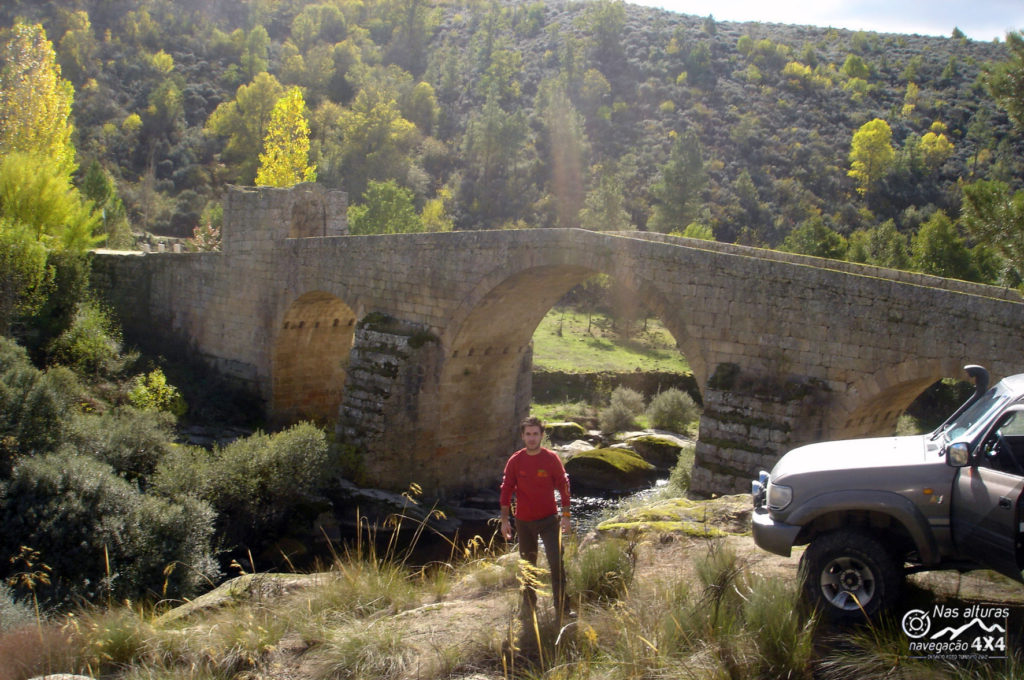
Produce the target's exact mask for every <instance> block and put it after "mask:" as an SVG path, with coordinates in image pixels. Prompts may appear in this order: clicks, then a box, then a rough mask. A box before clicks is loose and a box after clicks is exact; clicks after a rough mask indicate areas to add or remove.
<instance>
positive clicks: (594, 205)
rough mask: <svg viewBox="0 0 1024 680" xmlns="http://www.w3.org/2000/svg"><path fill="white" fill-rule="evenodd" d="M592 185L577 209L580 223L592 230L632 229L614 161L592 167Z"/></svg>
mask: <svg viewBox="0 0 1024 680" xmlns="http://www.w3.org/2000/svg"><path fill="white" fill-rule="evenodd" d="M591 174H592V176H593V180H592V182H593V184H594V187H593V188H592V189H591V190H590V191H589V192H588V193H587V198H586V200H584V202H583V209H582V210H581V211H580V226H581V227H583V228H584V229H592V230H594V231H627V230H630V229H634V226H633V224H632V223H631V222H630V220H629V213H628V212H626V208H625V202H626V200H625V196H623V194H622V178H621V177H620V176H619V173H618V171H617V168H616V164H615V162H614V161H608V162H606V163H598V164H597V165H595V166H594V167H593V168H591Z"/></svg>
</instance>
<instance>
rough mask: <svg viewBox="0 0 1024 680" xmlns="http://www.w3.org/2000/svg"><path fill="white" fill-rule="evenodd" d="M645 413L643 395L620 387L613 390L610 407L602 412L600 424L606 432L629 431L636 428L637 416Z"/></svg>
mask: <svg viewBox="0 0 1024 680" xmlns="http://www.w3.org/2000/svg"><path fill="white" fill-rule="evenodd" d="M643 412H644V397H643V395H642V394H640V393H639V392H637V391H636V390H634V389H630V388H628V387H623V386H621V385H620V386H619V387H616V388H615V389H614V390H612V394H611V399H610V402H609V404H608V406H606V407H605V408H603V409H602V410H601V414H600V416H599V424H600V426H601V429H602V430H603V431H605V432H618V431H621V430H627V429H630V428H634V427H636V425H637V423H636V419H637V416H639V415H640V414H641V413H643Z"/></svg>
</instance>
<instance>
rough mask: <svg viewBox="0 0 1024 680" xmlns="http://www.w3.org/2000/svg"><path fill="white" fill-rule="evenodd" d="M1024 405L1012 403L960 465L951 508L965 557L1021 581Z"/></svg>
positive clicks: (953, 525)
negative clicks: (1016, 446) (968, 459)
mask: <svg viewBox="0 0 1024 680" xmlns="http://www.w3.org/2000/svg"><path fill="white" fill-rule="evenodd" d="M1018 438H1024V407H1021V406H1012V407H1010V408H1009V409H1007V411H1006V412H1005V413H1003V414H1002V415H1001V416H1000V417H999V418H998V419H997V420H996V421H995V424H994V426H993V427H992V428H990V429H989V431H988V432H987V433H986V434H985V436H984V437H982V439H981V442H980V444H979V445H978V446H977V447H976V449H975V450H974V451H973V452H972V455H971V464H970V465H969V466H967V467H963V468H961V469H960V472H959V473H958V474H957V477H956V480H955V482H954V484H953V499H952V504H951V507H950V512H951V514H952V516H951V524H952V527H953V540H954V542H955V543H956V546H957V550H958V552H959V553H960V554H961V555H964V556H970V558H971V560H972V561H974V562H978V563H980V564H982V565H983V566H985V567H988V568H989V569H993V570H995V571H998V572H999V573H1001V574H1004V575H1006V576H1008V577H1010V578H1012V579H1015V580H1017V581H1022V580H1024V578H1022V574H1021V568H1022V567H1024V565H1022V564H1020V552H1021V551H1020V540H1021V532H1020V526H1021V519H1022V507H1021V503H1022V500H1024V499H1022V492H1024V459H1022V458H1019V457H1018V456H1017V454H1018V453H1019V454H1021V455H1024V451H1018V452H1015V451H1014V450H1013V448H1012V445H1013V443H1014V442H1016V441H1021V442H1024V439H1018Z"/></svg>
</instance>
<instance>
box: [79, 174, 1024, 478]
mask: <svg viewBox="0 0 1024 680" xmlns="http://www.w3.org/2000/svg"><path fill="white" fill-rule="evenodd" d="M319 191H320V190H319V189H312V188H310V187H309V186H308V185H300V187H298V188H296V189H295V190H283V189H267V188H260V189H244V190H243V189H238V190H234V191H232V192H229V194H228V198H227V199H226V204H225V224H224V234H223V243H224V252H221V253H188V254H147V255H128V254H114V253H110V252H99V253H97V254H96V255H95V257H94V263H95V267H94V270H95V272H96V274H95V277H94V280H95V281H96V283H97V284H98V285H99V287H100V288H103V289H105V290H106V293H107V296H108V299H109V300H110V301H111V303H112V305H113V306H114V307H115V308H116V309H117V311H118V313H119V316H120V318H121V320H122V322H123V323H124V325H125V329H126V334H132V335H136V334H137V335H139V336H147V337H151V338H153V337H155V338H158V339H159V338H167V339H168V340H167V341H168V342H173V343H175V344H179V345H187V346H189V347H191V348H193V349H194V350H195V351H196V352H197V353H198V354H199V355H200V356H202V357H204V358H205V359H206V360H207V361H208V362H209V363H210V364H211V365H212V366H214V367H216V368H217V369H218V370H220V371H222V372H224V373H226V374H228V375H230V376H233V377H235V378H237V379H238V380H241V381H243V382H246V383H247V384H249V385H251V386H252V387H253V389H254V391H256V392H258V393H259V394H260V395H261V396H263V397H264V398H265V400H266V402H267V403H268V404H273V403H274V400H273V398H272V397H273V395H274V389H275V388H274V385H275V383H274V366H275V358H276V359H277V362H278V365H280V364H281V357H280V355H279V354H278V353H277V352H276V349H277V348H283V349H282V350H281V351H282V352H285V353H286V352H287V351H288V350H287V347H288V346H287V345H286V344H283V342H284V341H283V340H282V338H283V337H285V331H286V330H288V329H286V328H285V324H286V323H287V322H288V320H289V319H291V318H293V317H295V315H296V314H298V316H302V314H301V313H299V312H295V313H292V310H296V309H297V308H298V306H301V305H303V304H307V305H308V304H310V303H309V301H310V300H314V301H316V303H315V304H316V305H321V304H322V305H323V306H324V307H325V308H336V309H340V310H344V311H345V317H346V318H348V319H350V320H351V321H352V322H353V323H354V324H355V325H356V326H357V327H358V328H357V330H356V331H355V333H356V335H355V336H354V339H353V343H354V344H353V346H352V348H351V350H350V355H349V356H348V357H346V356H338V355H337V353H339V352H341V351H343V350H342V346H343V345H344V344H345V343H314V344H311V345H309V348H310V349H309V350H308V351H316V352H321V353H322V356H319V357H316V358H315V361H322V362H324V363H323V364H322V365H324V366H330V365H334V364H336V363H341V364H343V365H346V366H347V377H346V378H344V380H345V382H346V384H345V385H344V387H343V389H342V390H341V394H340V399H341V413H342V414H345V415H343V416H342V421H343V423H344V424H343V425H342V427H343V428H344V429H345V430H346V431H347V432H348V433H349V434H350V435H351V436H352V437H353V438H354V439H356V440H359V441H364V442H366V453H367V456H368V461H369V462H370V463H371V466H372V469H373V470H375V472H374V474H375V475H377V476H378V478H379V479H381V480H383V481H386V483H387V484H388V485H393V486H399V487H401V486H403V485H404V484H403V483H404V482H406V481H416V482H419V483H421V484H424V483H433V484H436V485H437V488H438V489H439V490H444V489H447V490H458V489H469V488H473V487H474V486H476V487H479V486H480V485H485V486H486V485H490V484H492V483H493V481H494V476H495V475H496V474H500V469H499V470H497V471H495V467H496V466H497V464H498V462H499V461H501V460H502V459H503V458H504V457H505V456H506V455H507V454H508V453H509V452H510V450H511V447H512V446H513V445H514V444H515V440H516V426H517V423H518V421H519V418H521V416H522V415H523V412H524V411H525V409H526V408H527V407H528V404H529V394H530V379H529V376H530V349H529V346H530V338H531V336H532V333H533V330H534V329H535V328H536V326H537V323H539V321H540V319H541V318H542V317H543V315H544V313H545V312H546V311H547V310H548V309H550V307H551V305H553V304H555V302H556V301H557V299H558V298H559V297H560V296H561V295H562V293H564V292H565V291H567V290H568V289H570V288H571V287H572V286H573V285H575V284H576V283H579V282H581V281H583V280H586V278H588V277H589V276H592V275H593V274H596V273H604V274H607V275H609V276H610V277H612V278H614V279H615V280H616V281H617V282H618V283H620V284H621V285H623V286H625V287H627V288H628V289H630V290H632V291H634V293H635V298H636V300H637V301H638V302H642V303H643V304H645V305H646V306H647V307H648V308H650V309H651V310H652V311H653V312H654V314H655V315H657V316H658V317H659V318H660V319H661V320H662V321H663V322H664V324H665V325H666V327H667V328H668V329H669V331H670V332H671V333H672V335H673V336H674V338H675V339H676V341H677V343H678V345H679V348H680V351H681V352H682V353H683V355H684V356H685V357H686V358H687V360H688V361H689V363H690V365H691V367H692V369H693V373H694V377H695V380H696V384H697V386H698V387H699V388H700V390H701V393H702V395H703V401H704V405H705V409H706V411H705V416H704V419H703V421H702V424H701V431H700V433H699V439H700V442H701V443H700V445H699V447H698V462H697V469H696V470H695V471H694V480H695V485H696V486H697V487H698V488H700V489H702V490H704V491H707V492H721V491H725V490H734V489H736V488H738V487H740V486H742V488H745V484H746V477H747V476H749V475H750V474H751V473H752V472H756V469H757V468H759V467H770V464H771V462H772V461H773V459H774V458H776V457H777V456H778V455H780V454H781V453H782V452H784V450H785V449H787V448H789V447H791V446H795V445H799V444H803V443H807V442H808V441H812V440H814V439H817V438H826V437H828V438H831V437H835V436H844V437H845V436H863V435H865V434H872V433H875V432H878V431H881V430H883V429H884V428H886V427H888V426H889V425H890V424H891V423H892V422H894V418H895V417H896V415H897V414H898V412H899V411H900V410H901V409H902V408H905V407H906V405H907V404H909V403H910V401H911V400H912V399H913V396H915V395H916V394H919V393H920V392H921V391H922V390H923V389H924V388H926V387H927V386H928V385H929V384H931V383H932V382H934V381H935V380H937V379H939V378H942V377H960V375H961V369H960V367H961V366H962V365H963V364H965V363H981V364H984V365H986V366H987V367H988V368H989V369H990V370H991V371H992V373H993V376H994V377H1000V376H1002V375H1007V374H1010V373H1019V372H1024V304H1022V303H1021V300H1020V297H1019V296H1018V295H1016V294H1015V293H1012V292H1008V291H1005V290H1003V289H999V288H993V287H989V286H978V285H975V284H964V283H962V282H946V281H945V280H941V279H940V280H937V282H938V283H939V284H941V285H940V286H934V285H932V283H933V281H932V280H931V279H930V278H928V277H925V278H921V277H916V276H915V275H907V274H905V273H900V272H891V271H888V270H882V269H878V268H870V267H860V266H858V265H852V264H849V263H832V262H830V261H824V260H817V259H816V258H801V257H799V256H793V257H790V256H784V255H780V254H774V253H770V251H762V250H758V249H753V248H743V247H740V246H726V245H725V244H708V243H706V242H691V241H690V240H688V239H677V238H671V237H664V238H662V237H659V236H657V235H650V234H638V233H628V234H606V233H596V232H588V231H582V230H562V229H535V230H520V231H515V230H505V231H487V232H483V231H481V232H456V233H444V234H408V235H385V236H342V235H338V234H343V233H344V232H345V225H344V222H343V220H342V219H341V218H340V217H338V216H337V215H335V212H336V211H337V210H339V209H340V208H339V207H340V206H341V205H342V203H343V195H339V194H333V193H330V192H327V193H318V192H319ZM331 215H334V216H333V217H332V216H331ZM304 301H305V302H304ZM290 314H291V316H290ZM296 318H297V317H296ZM303 318H304V317H303ZM385 318H387V319H391V320H392V321H393V324H392V325H386V327H385V326H381V325H380V324H378V323H377V321H379V320H382V319H385ZM389 323H390V322H389ZM289 329H290V326H289ZM375 334H376V335H375ZM417 334H420V335H421V336H422V339H424V342H423V343H422V344H420V345H419V346H417V347H413V346H412V345H411V344H409V345H407V346H403V344H402V343H403V342H408V341H403V340H401V338H402V337H405V338H412V337H414V336H416V335H417ZM389 338H390V339H389ZM427 338H432V339H431V340H427ZM296 347H298V345H296ZM388 347H390V349H388ZM374 348H376V349H374ZM385 350H386V351H385ZM295 351H298V350H295ZM374 352H378V354H379V355H380V357H377V358H375V357H374V356H373V353H374ZM383 357H391V358H390V359H384V358H383ZM378 359H379V361H380V362H382V365H384V366H388V367H389V368H388V371H390V373H389V374H388V375H386V376H385V375H380V374H376V373H373V371H372V370H371V367H372V366H373V364H374V362H377V361H378ZM332 362H333V363H332ZM304 365H305V364H304ZM310 365H311V366H315V365H316V364H315V362H314V359H313V358H311V359H310ZM722 367H725V368H722ZM729 367H735V368H729ZM361 371H362V372H361ZM723 371H724V373H723ZM357 373H358V374H359V377H356V374H357ZM301 374H311V373H310V372H309V371H306V372H305V373H301V372H297V373H296V375H301ZM339 375H341V373H339ZM728 375H731V376H733V378H734V379H733V381H732V382H731V383H729V382H723V381H721V380H719V379H720V378H722V377H723V376H728ZM290 389H296V387H295V386H291V387H290ZM298 389H301V386H300V387H298ZM374 390H379V392H377V393H375V392H374ZM794 390H795V391H794ZM800 390H805V392H800ZM385 393H386V395H385ZM372 395H376V396H372ZM384 396H386V398H383V399H378V400H377V401H374V400H375V399H377V398H378V397H384ZM378 407H379V408H378Z"/></svg>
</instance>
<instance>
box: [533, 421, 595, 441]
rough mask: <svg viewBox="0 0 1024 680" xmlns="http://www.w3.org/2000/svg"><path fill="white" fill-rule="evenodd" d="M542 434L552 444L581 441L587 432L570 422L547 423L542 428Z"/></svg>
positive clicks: (577, 424) (580, 426)
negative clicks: (544, 434) (543, 433)
mask: <svg viewBox="0 0 1024 680" xmlns="http://www.w3.org/2000/svg"><path fill="white" fill-rule="evenodd" d="M544 432H545V433H546V434H547V435H548V439H550V440H551V441H553V442H571V441H575V440H577V439H583V437H585V436H586V435H587V431H586V429H584V427H583V426H582V425H580V424H579V423H574V422H571V421H570V422H564V423H548V424H547V425H545V426H544Z"/></svg>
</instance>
